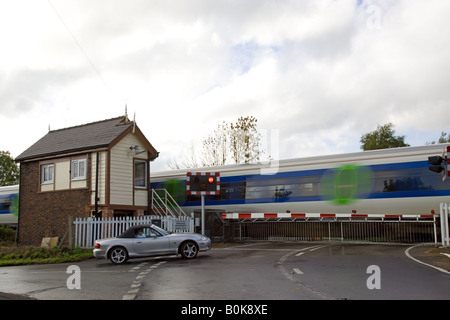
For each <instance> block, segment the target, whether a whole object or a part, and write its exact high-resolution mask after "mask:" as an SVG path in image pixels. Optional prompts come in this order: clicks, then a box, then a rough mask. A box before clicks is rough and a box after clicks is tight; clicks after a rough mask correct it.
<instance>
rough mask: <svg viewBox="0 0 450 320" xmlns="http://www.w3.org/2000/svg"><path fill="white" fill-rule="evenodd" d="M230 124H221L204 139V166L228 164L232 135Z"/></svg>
mask: <svg viewBox="0 0 450 320" xmlns="http://www.w3.org/2000/svg"><path fill="white" fill-rule="evenodd" d="M229 130H230V128H229V125H227V124H226V123H225V121H224V122H223V123H222V124H219V125H218V126H217V129H216V130H214V132H213V133H212V134H210V135H209V136H208V137H207V138H205V139H204V140H203V158H202V163H203V165H204V166H221V165H225V164H227V162H228V160H229V153H230V152H229V149H230V137H229V132H230V131H229Z"/></svg>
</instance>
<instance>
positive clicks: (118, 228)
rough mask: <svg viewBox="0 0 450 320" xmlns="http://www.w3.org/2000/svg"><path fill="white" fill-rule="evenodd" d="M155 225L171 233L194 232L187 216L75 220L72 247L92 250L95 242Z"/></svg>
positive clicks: (192, 221) (192, 222)
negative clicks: (143, 226) (146, 225)
mask: <svg viewBox="0 0 450 320" xmlns="http://www.w3.org/2000/svg"><path fill="white" fill-rule="evenodd" d="M151 223H153V224H155V225H158V226H160V227H161V228H163V229H165V230H167V231H169V232H173V233H190V232H194V218H192V217H189V216H179V217H172V216H165V217H161V216H141V217H122V218H97V219H96V218H77V219H75V220H74V221H73V225H74V227H75V230H74V246H75V247H77V248H93V247H94V244H95V240H98V239H105V238H111V237H116V236H118V235H120V234H121V233H123V232H124V231H125V230H127V229H128V228H129V227H131V226H134V225H138V224H151Z"/></svg>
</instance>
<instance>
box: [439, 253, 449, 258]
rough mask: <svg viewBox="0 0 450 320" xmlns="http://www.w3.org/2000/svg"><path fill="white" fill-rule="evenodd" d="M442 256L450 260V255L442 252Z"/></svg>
mask: <svg viewBox="0 0 450 320" xmlns="http://www.w3.org/2000/svg"><path fill="white" fill-rule="evenodd" d="M441 254H443V255H444V256H447V257H448V258H450V253H444V252H441Z"/></svg>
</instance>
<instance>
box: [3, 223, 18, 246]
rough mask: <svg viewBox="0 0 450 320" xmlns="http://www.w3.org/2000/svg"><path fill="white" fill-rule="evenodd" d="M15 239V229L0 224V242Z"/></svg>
mask: <svg viewBox="0 0 450 320" xmlns="http://www.w3.org/2000/svg"><path fill="white" fill-rule="evenodd" d="M15 239H16V230H14V229H13V228H11V227H10V226H3V225H2V226H0V242H14V241H15Z"/></svg>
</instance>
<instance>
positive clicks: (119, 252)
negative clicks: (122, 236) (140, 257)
mask: <svg viewBox="0 0 450 320" xmlns="http://www.w3.org/2000/svg"><path fill="white" fill-rule="evenodd" d="M109 259H110V260H111V262H112V263H114V264H122V263H125V262H126V261H127V260H128V252H127V250H126V249H125V248H123V247H114V248H112V249H111V250H110V251H109Z"/></svg>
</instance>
